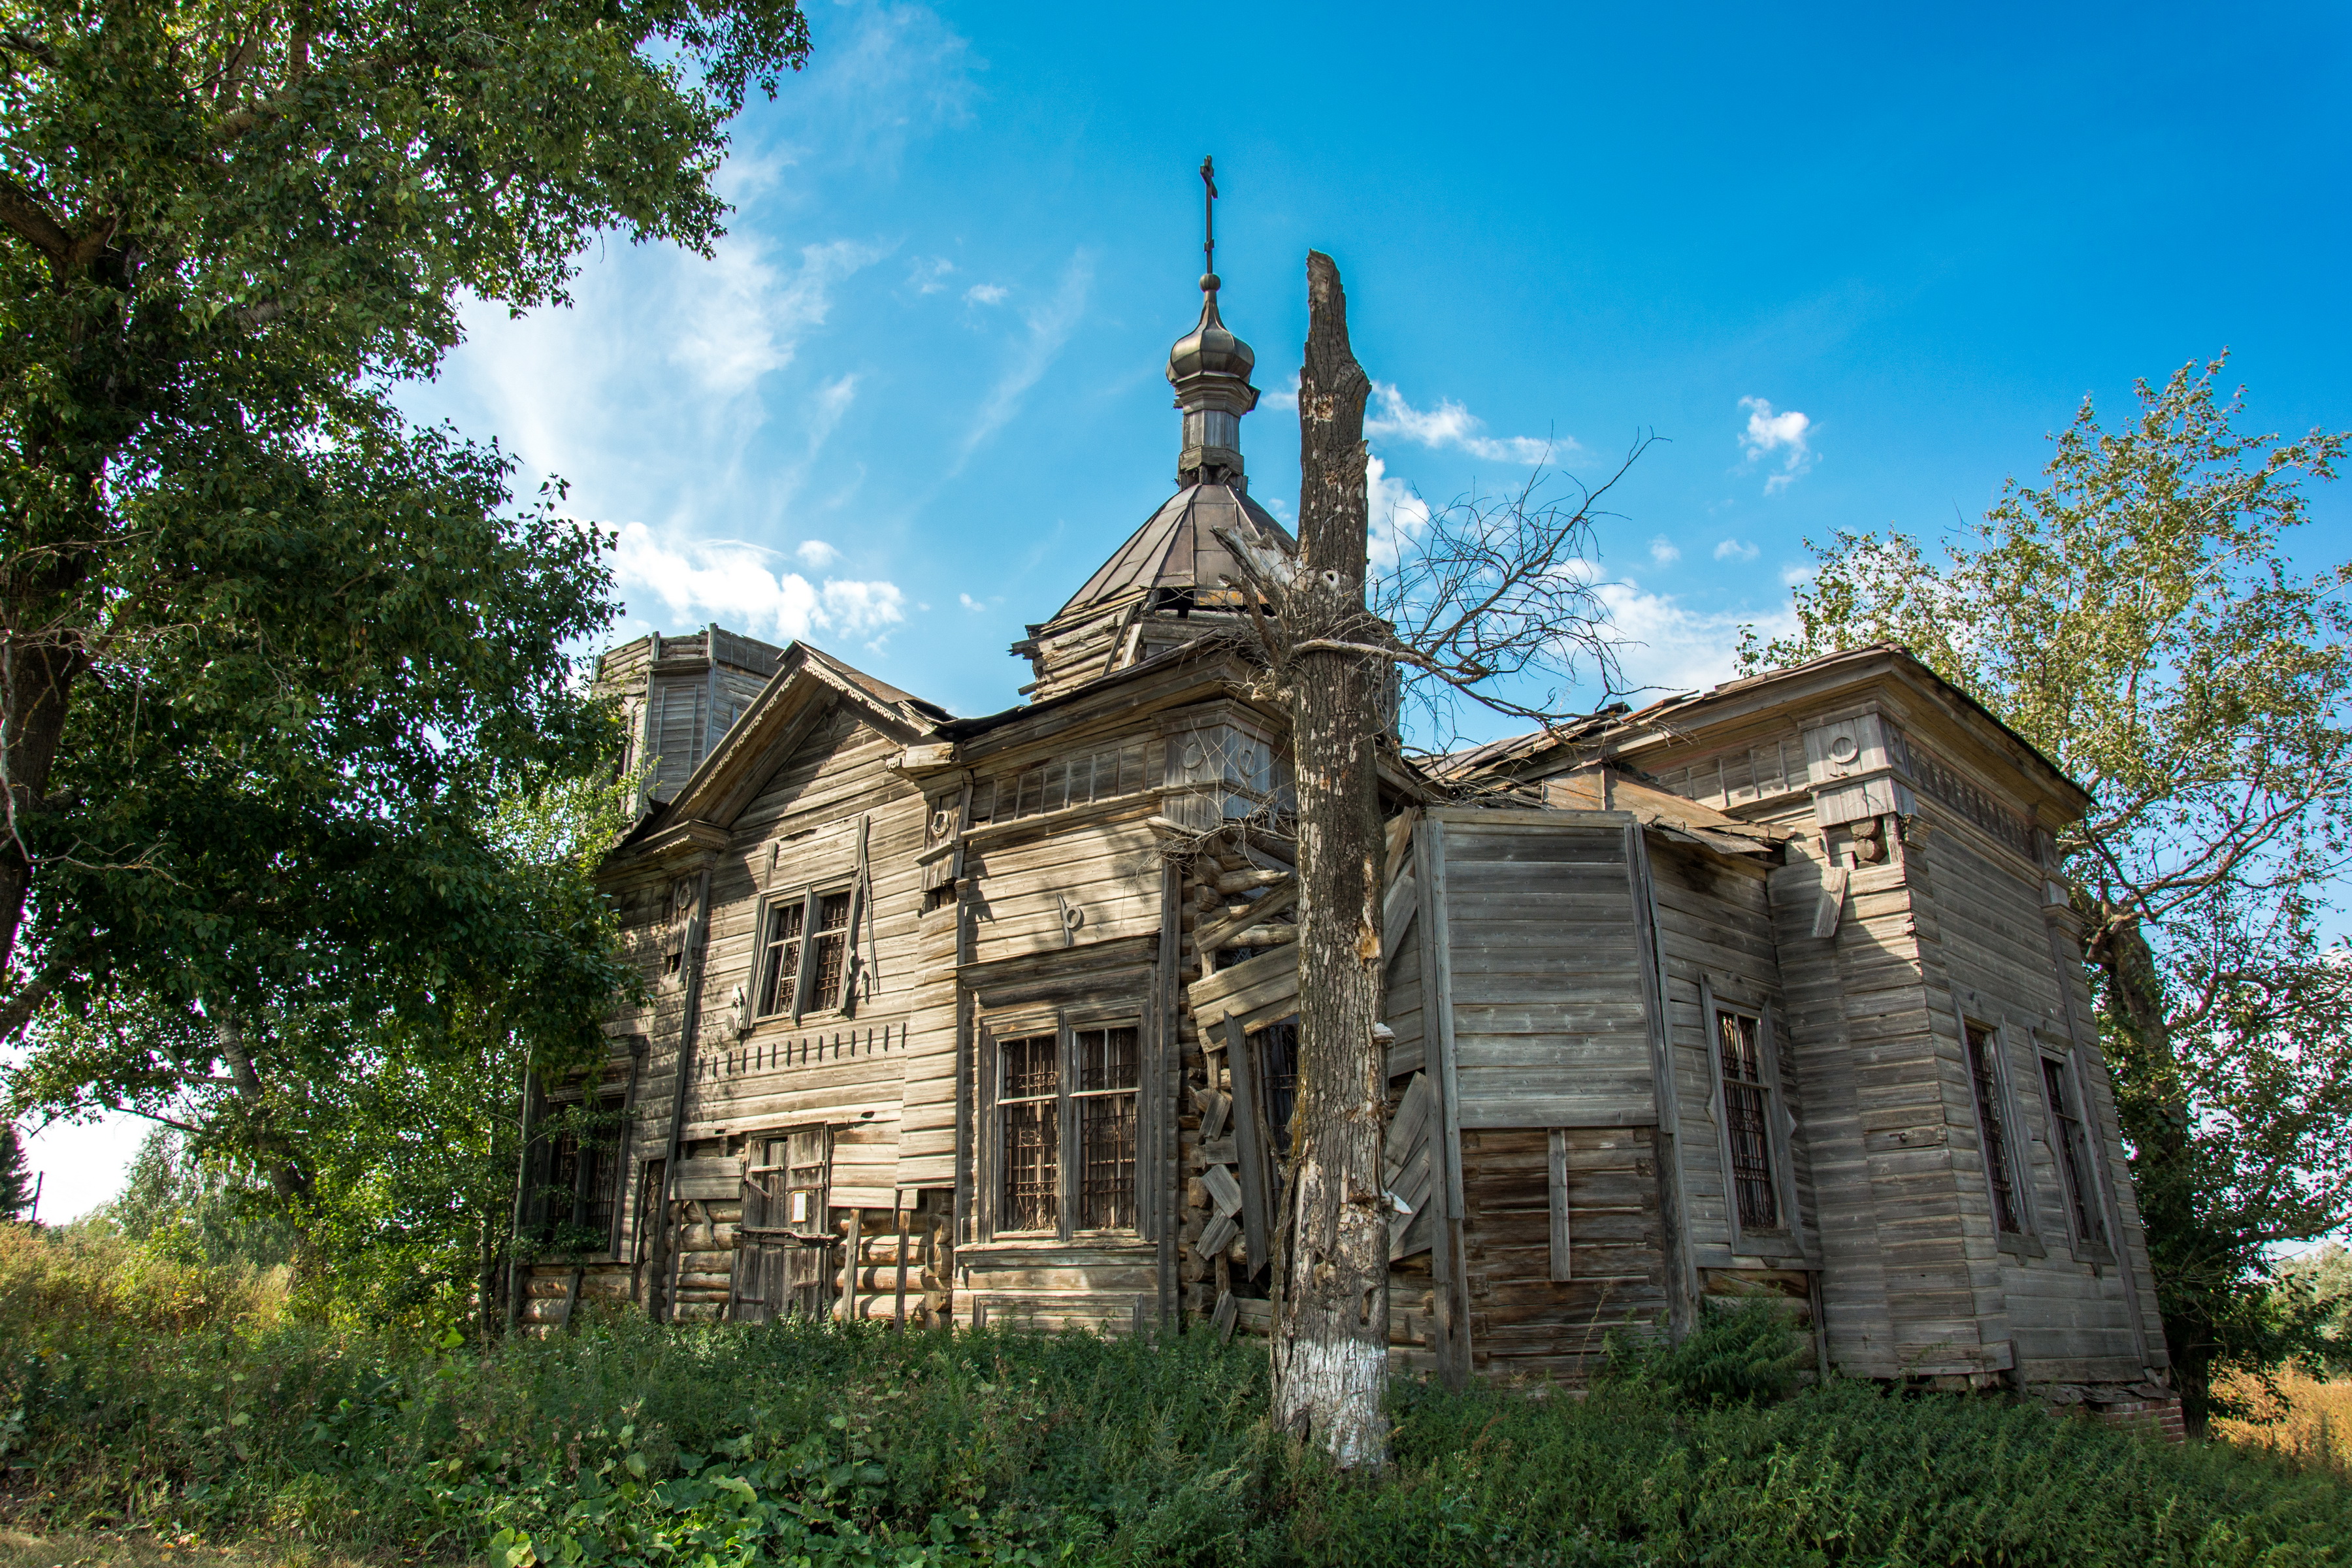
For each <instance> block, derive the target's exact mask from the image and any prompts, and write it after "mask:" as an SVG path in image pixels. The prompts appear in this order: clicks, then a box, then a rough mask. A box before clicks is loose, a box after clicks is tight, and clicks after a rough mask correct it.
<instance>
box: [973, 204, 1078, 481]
mask: <svg viewBox="0 0 2352 1568" xmlns="http://www.w3.org/2000/svg"><path fill="white" fill-rule="evenodd" d="M1094 280H1095V262H1094V257H1093V256H1092V255H1091V254H1090V253H1088V252H1087V251H1084V250H1081V251H1078V252H1077V253H1076V255H1074V256H1072V257H1071V258H1070V260H1069V265H1068V266H1066V267H1065V268H1063V269H1062V280H1061V283H1060V284H1059V285H1058V286H1057V287H1056V288H1055V290H1054V294H1053V298H1051V299H1050V300H1046V301H1045V303H1044V304H1043V305H1040V306H1038V307H1037V308H1036V309H1035V310H1028V311H1024V313H1023V324H1024V331H1023V332H1022V335H1021V337H1020V339H1019V340H1018V341H1017V342H1015V343H1014V344H1013V357H1012V362H1011V363H1008V364H1007V365H1006V366H1005V368H1004V374H1002V375H1000V376H999V377H997V379H996V384H994V385H993V386H991V387H990V388H989V389H988V394H987V395H986V396H985V397H983V398H982V400H981V405H980V407H979V409H978V410H977V412H976V413H975V414H974V415H973V417H972V422H971V427H970V428H969V429H967V430H966V431H965V432H964V437H963V445H962V447H961V450H960V452H959V453H958V454H957V457H956V461H955V466H954V468H951V469H950V473H961V472H962V471H963V466H964V465H965V464H966V463H968V462H970V461H971V458H972V454H974V453H975V452H977V451H979V450H980V448H981V447H982V446H984V445H985V444H986V443H987V441H988V439H989V437H992V436H994V435H995V434H996V433H997V432H998V431H999V430H1002V429H1003V428H1004V426H1006V425H1007V424H1009V423H1011V421H1012V419H1013V416H1015V415H1017V414H1019V413H1020V412H1021V404H1022V400H1023V399H1024V398H1025V397H1026V396H1027V395H1028V394H1029V389H1030V388H1031V387H1034V386H1035V385H1036V384H1037V383H1038V382H1039V380H1041V379H1042V378H1043V377H1044V376H1045V372H1046V371H1047V370H1048V369H1049V368H1051V366H1052V365H1053V363H1054V361H1055V357H1056V356H1058V355H1059V354H1060V353H1061V352H1062V348H1063V345H1064V344H1066V343H1067V342H1069V341H1070V333H1071V332H1072V331H1076V328H1077V324H1078V320H1079V318H1080V317H1082V316H1083V315H1085V314H1086V309H1087V294H1088V292H1089V291H1090V290H1091V289H1093V287H1094Z"/></svg>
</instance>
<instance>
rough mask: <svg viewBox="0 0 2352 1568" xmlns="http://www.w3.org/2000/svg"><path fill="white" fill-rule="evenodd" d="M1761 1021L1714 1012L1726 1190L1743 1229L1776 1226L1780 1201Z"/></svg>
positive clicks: (1770, 1091)
mask: <svg viewBox="0 0 2352 1568" xmlns="http://www.w3.org/2000/svg"><path fill="white" fill-rule="evenodd" d="M1763 1033H1764V1031H1763V1025H1762V1022H1761V1020H1759V1019H1757V1018H1754V1017H1751V1016H1748V1015H1747V1014H1745V1013H1717V1014H1716V1016H1715V1037H1716V1059H1717V1062H1718V1064H1720V1066H1721V1068H1722V1071H1723V1119H1724V1136H1725V1140H1726V1142H1727V1143H1728V1144H1729V1145H1730V1148H1731V1188H1732V1195H1733V1199H1734V1201H1735V1202H1736V1204H1737V1205H1738V1213H1739V1224H1740V1226H1741V1227H1742V1228H1743V1229H1748V1230H1776V1229H1778V1228H1779V1227H1780V1193H1779V1189H1778V1185H1777V1184H1776V1183H1775V1182H1774V1180H1773V1176H1772V1090H1771V1086H1770V1082H1769V1079H1767V1078H1766V1077H1765V1069H1764V1048H1763Z"/></svg>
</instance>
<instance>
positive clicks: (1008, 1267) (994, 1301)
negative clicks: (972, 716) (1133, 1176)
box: [924, 730, 1197, 1331]
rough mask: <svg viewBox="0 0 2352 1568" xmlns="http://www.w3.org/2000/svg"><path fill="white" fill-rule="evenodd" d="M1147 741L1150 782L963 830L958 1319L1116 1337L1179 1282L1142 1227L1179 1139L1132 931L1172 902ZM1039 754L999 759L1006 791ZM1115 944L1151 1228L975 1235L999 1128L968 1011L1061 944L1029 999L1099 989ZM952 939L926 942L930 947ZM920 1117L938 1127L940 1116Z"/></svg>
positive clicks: (1098, 744) (1170, 1179) (1168, 1027)
mask: <svg viewBox="0 0 2352 1568" xmlns="http://www.w3.org/2000/svg"><path fill="white" fill-rule="evenodd" d="M1146 740H1147V738H1146V737H1144V736H1139V735H1133V734H1126V733H1123V732H1122V731H1116V730H1111V731H1089V732H1083V733H1069V734H1064V735H1057V736H1056V737H1055V741H1054V745H1055V755H1060V754H1063V753H1064V752H1067V753H1069V754H1074V755H1084V754H1087V753H1089V752H1096V751H1100V750H1104V749H1108V748H1112V747H1118V746H1120V745H1123V744H1128V743H1137V742H1145V741H1146ZM1148 742H1149V743H1148V747H1147V750H1146V757H1147V763H1146V769H1145V777H1146V779H1147V780H1149V781H1150V783H1149V784H1147V786H1146V788H1144V789H1143V790H1141V791H1139V792H1135V793H1130V794H1128V795H1119V796H1115V797H1112V798H1110V799H1108V800H1098V801H1095V802H1092V803H1090V804H1087V805H1077V806H1069V807H1065V808H1063V809H1062V810H1059V811H1054V812H1046V813H1044V814H1042V815H1039V816H1028V817H1022V818H1019V819H1017V820H1013V821H1007V822H998V823H994V824H991V825H988V826H982V827H978V828H975V829H972V830H971V831H969V832H968V833H967V835H966V837H965V840H964V848H963V857H964V858H963V868H964V875H965V878H966V881H965V884H964V888H963V891H962V893H961V908H962V910H963V911H964V913H963V915H962V917H961V918H962V919H963V920H964V921H965V922H966V923H965V925H964V927H963V933H964V934H963V940H962V943H961V952H960V954H958V956H959V957H960V959H961V969H960V973H961V983H960V986H959V991H958V994H959V995H960V996H961V998H962V999H963V1003H962V1005H963V1007H964V1009H965V1012H964V1017H965V1022H964V1024H963V1026H962V1027H961V1031H960V1032H958V1033H956V1034H955V1035H954V1036H953V1037H954V1038H957V1039H959V1040H960V1041H961V1053H960V1055H959V1056H956V1057H950V1058H945V1059H946V1060H947V1062H948V1063H950V1065H953V1066H958V1067H959V1068H960V1070H961V1073H962V1074H963V1076H964V1082H963V1087H962V1089H961V1103H962V1104H963V1105H965V1106H966V1107H969V1108H971V1109H970V1115H971V1119H972V1120H971V1122H970V1123H969V1124H968V1126H967V1128H966V1131H965V1132H964V1134H963V1136H962V1138H961V1140H960V1145H961V1146H960V1148H959V1150H958V1151H957V1154H956V1166H957V1169H958V1171H959V1173H960V1178H959V1179H960V1180H961V1183H962V1184H964V1189H965V1191H966V1193H967V1194H969V1195H968V1196H967V1199H966V1205H965V1213H964V1220H963V1224H964V1229H963V1231H962V1233H961V1234H962V1236H963V1237H964V1238H965V1240H966V1245H964V1246H963V1247H961V1248H960V1250H959V1251H958V1254H957V1259H958V1262H959V1264H960V1266H961V1268H963V1270H964V1271H965V1280H966V1283H965V1285H964V1286H963V1287H961V1288H960V1289H959V1290H958V1293H957V1297H956V1303H955V1309H956V1314H957V1321H960V1322H962V1323H964V1324H966V1325H967V1326H970V1325H973V1324H976V1323H983V1322H984V1323H1007V1322H1018V1323H1021V1324H1024V1325H1026V1326H1031V1327H1036V1328H1046V1329H1052V1328H1066V1327H1067V1328H1091V1329H1099V1330H1105V1331H1126V1330H1128V1329H1129V1328H1131V1327H1133V1326H1134V1325H1135V1324H1137V1323H1138V1322H1139V1321H1141V1322H1150V1323H1157V1322H1159V1321H1160V1315H1161V1306H1162V1295H1163V1286H1165V1288H1166V1289H1167V1290H1168V1291H1170V1292H1171V1293H1172V1290H1173V1285H1174V1282H1173V1279H1167V1280H1163V1279H1162V1265H1161V1259H1160V1248H1159V1247H1158V1246H1157V1245H1156V1243H1155V1242H1154V1241H1153V1240H1152V1239H1150V1237H1148V1236H1147V1235H1146V1234H1145V1232H1146V1231H1148V1230H1149V1229H1150V1224H1149V1220H1150V1215H1152V1214H1153V1213H1154V1212H1155V1210H1164V1209H1165V1208H1166V1207H1167V1206H1168V1204H1169V1192H1168V1190H1169V1189H1171V1188H1172V1187H1173V1185H1174V1179H1175V1178H1174V1173H1173V1172H1172V1170H1171V1169H1170V1168H1169V1161H1170V1160H1171V1157H1172V1155H1173V1152H1174V1149H1173V1141H1172V1140H1170V1139H1167V1138H1166V1137H1165V1132H1164V1129H1165V1127H1166V1124H1167V1121H1168V1119H1169V1117H1170V1115H1171V1107H1170V1106H1168V1105H1167V1104H1165V1103H1145V1100H1147V1099H1148V1098H1153V1097H1154V1091H1155V1090H1156V1091H1157V1094H1158V1095H1160V1096H1165V1095H1167V1094H1169V1093H1170V1092H1171V1089H1172V1083H1171V1079H1170V1078H1169V1077H1168V1076H1167V1071H1166V1068H1165V1067H1164V1064H1165V1063H1167V1062H1168V1060H1169V1059H1170V1058H1171V1056H1172V1055H1174V1054H1175V1052H1174V1050H1173V1049H1172V1048H1171V1047H1173V1046H1174V1043H1175V1030H1174V1027H1173V1024H1174V1021H1173V1020H1172V1019H1170V1018H1169V1017H1167V1016H1165V1012H1166V1007H1167V1005H1168V1000H1167V993H1166V991H1165V990H1164V989H1163V988H1161V987H1160V986H1159V985H1158V984H1157V983H1156V982H1155V980H1154V978H1153V973H1154V972H1153V969H1152V966H1151V965H1150V963H1139V962H1135V961H1134V960H1133V958H1132V956H1131V954H1132V952H1134V951H1135V944H1136V942H1137V939H1143V938H1150V939H1154V940H1155V941H1156V939H1157V938H1158V937H1159V935H1160V929H1161V922H1162V919H1163V911H1164V906H1165V904H1166V902H1167V889H1166V887H1165V884H1164V876H1165V873H1164V870H1163V866H1164V862H1163V860H1162V858H1161V856H1160V839H1159V837H1158V835H1156V834H1155V833H1154V832H1153V831H1152V830H1151V829H1150V827H1149V826H1146V819H1147V818H1148V817H1150V816H1153V815H1154V814H1156V813H1157V812H1158V810H1159V807H1160V789H1159V784H1158V772H1159V768H1160V758H1161V753H1162V752H1164V746H1163V745H1162V744H1161V743H1160V740H1159V738H1158V736H1157V734H1156V733H1154V734H1152V735H1151V736H1150V737H1149V738H1148ZM1033 750H1034V749H1033ZM1038 760H1039V759H1038V758H1037V757H1036V756H1035V755H1034V754H1031V752H1020V753H1016V754H1015V755H1014V756H1013V760H1012V761H1011V762H1009V763H1003V764H997V765H996V766H994V767H992V769H991V770H990V772H991V773H993V774H995V775H997V776H998V790H999V792H1000V794H1001V793H1002V792H1003V789H1004V788H1005V787H1006V784H1007V783H1008V782H1009V781H1010V779H1011V778H1013V776H1016V775H1017V773H1018V772H1019V771H1020V769H1022V768H1024V767H1028V766H1031V765H1034V763H1035V762H1036V761H1038ZM1073 915H1075V916H1076V919H1075V921H1074V920H1073V919H1072V916H1073ZM1110 944H1119V945H1118V952H1120V953H1121V954H1123V955H1129V956H1126V957H1125V958H1123V960H1122V961H1123V962H1124V963H1127V965H1128V967H1126V968H1124V969H1122V970H1120V971H1119V972H1118V973H1119V976H1123V978H1119V977H1112V980H1111V984H1112V988H1113V989H1114V990H1116V989H1118V987H1120V986H1124V987H1125V988H1126V990H1127V991H1128V992H1131V994H1132V1000H1133V1004H1134V1007H1135V1010H1136V1014H1137V1016H1138V1017H1139V1021H1140V1023H1141V1026H1142V1030H1143V1039H1142V1042H1141V1047H1142V1052H1143V1056H1142V1061H1141V1063H1140V1064H1139V1065H1140V1077H1139V1082H1140V1090H1139V1100H1138V1112H1139V1115H1138V1121H1139V1126H1138V1130H1137V1133H1138V1135H1137V1183H1138V1187H1139V1191H1138V1194H1137V1199H1138V1210H1139V1220H1142V1221H1144V1222H1145V1223H1143V1224H1141V1225H1139V1229H1138V1232H1137V1234H1136V1235H1135V1236H1134V1237H1133V1238H1132V1239H1129V1238H1126V1237H1093V1236H1087V1237H1076V1238H1074V1239H1073V1240H1072V1241H1071V1242H1067V1243H1063V1242H1055V1241H1040V1240H1031V1239H1026V1238H1007V1239H1004V1240H997V1241H986V1242H982V1241H979V1240H977V1239H976V1233H975V1230H974V1228H973V1227H974V1224H975V1205H976V1203H977V1201H978V1199H979V1194H977V1192H976V1191H975V1189H976V1188H977V1186H978V1185H979V1184H981V1183H982V1182H985V1181H990V1180H992V1179H993V1178H992V1169H993V1167H992V1166H991V1165H989V1164H988V1163H986V1162H984V1161H983V1160H982V1158H981V1155H982V1147H981V1145H982V1143H984V1142H985V1141H986V1140H987V1139H988V1138H989V1137H990V1135H991V1133H992V1131H993V1130H992V1128H990V1127H988V1126H985V1125H982V1122H981V1121H980V1118H981V1116H982V1113H983V1110H984V1107H985V1106H986V1105H987V1104H988V1102H989V1098H990V1097H989V1096H988V1094H987V1092H986V1090H987V1088H988V1086H987V1085H986V1084H985V1083H983V1082H982V1080H981V1078H980V1077H979V1075H980V1073H981V1072H982V1070H983V1068H984V1063H983V1061H982V1055H983V1053H982V1052H981V1051H980V1050H979V1049H977V1048H976V1041H977V1035H976V1027H975V1024H974V1022H973V1020H974V1019H975V1018H976V1016H977V1014H976V1012H975V1009H976V1008H977V1007H978V1006H979V1005H981V1003H982V1001H983V1000H984V998H985V996H986V995H987V994H988V991H989V987H990V986H991V985H992V984H994V982H993V981H992V978H991V977H992V976H996V975H1002V974H1003V973H1007V972H1008V970H1013V969H1018V970H1019V971H1020V972H1021V973H1024V974H1030V973H1032V971H1031V969H1030V967H1029V965H1028V964H1027V963H1025V962H1024V961H1032V960H1037V959H1041V958H1051V957H1053V956H1054V955H1056V954H1064V953H1066V954H1067V963H1066V965H1055V964H1047V965H1045V966H1044V967H1043V968H1040V969H1036V970H1034V977H1033V978H1029V979H1027V980H1024V982H1023V983H1022V984H1021V986H1020V990H1021V994H1024V995H1028V994H1033V993H1034V995H1035V997H1036V998H1037V999H1038V1001H1039V1003H1040V1004H1041V1005H1053V1004H1054V1000H1055V989H1056V986H1057V984H1058V985H1061V986H1062V987H1064V988H1065V989H1067V990H1069V991H1070V992H1071V994H1073V995H1075V994H1077V993H1079V992H1086V993H1087V994H1093V993H1095V992H1097V991H1099V990H1100V988H1101V987H1102V986H1103V985H1104V984H1106V978H1105V976H1103V975H1101V974H1097V973H1093V970H1094V967H1095V966H1096V965H1097V964H1098V963H1099V962H1100V961H1101V956H1102V955H1103V954H1104V953H1105V952H1107V951H1108V950H1109V948H1110ZM946 945H947V944H946V943H945V942H943V941H939V942H934V946H935V948H939V949H944V948H945V947H946ZM1057 975H1059V976H1061V977H1062V978H1060V979H1058V980H1057V978H1056V976H1057ZM927 1059H929V1060H938V1059H940V1058H927ZM924 1092H925V1094H926V1098H927V1100H929V1101H931V1102H934V1103H941V1104H943V1103H945V1097H943V1096H941V1095H940V1094H939V1093H938V1091H937V1090H936V1089H929V1088H927V1089H926V1090H925V1091H924ZM927 1120H928V1121H935V1120H936V1116H935V1114H934V1115H933V1116H932V1117H930V1118H927ZM1196 1125H1197V1123H1196ZM1170 1261H1171V1264H1172V1261H1173V1256H1172V1252H1171V1259H1170Z"/></svg>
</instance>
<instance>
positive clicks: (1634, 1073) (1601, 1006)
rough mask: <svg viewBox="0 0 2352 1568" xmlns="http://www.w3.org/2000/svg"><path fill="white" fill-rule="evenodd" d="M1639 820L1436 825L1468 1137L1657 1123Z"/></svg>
mask: <svg viewBox="0 0 2352 1568" xmlns="http://www.w3.org/2000/svg"><path fill="white" fill-rule="evenodd" d="M1587 817H1589V820H1586V819H1584V818H1587ZM1631 820H1632V819H1631V818H1628V817H1622V816H1615V815H1613V814H1606V813H1591V814H1565V813H1562V814H1554V813H1543V812H1479V811H1465V810H1445V811H1433V812H1431V813H1430V814H1429V816H1428V823H1429V824H1430V825H1431V826H1433V827H1435V828H1436V829H1437V830H1438V831H1440V832H1442V833H1443V834H1444V883H1443V886H1442V888H1441V889H1439V892H1440V895H1441V896H1442V897H1443V898H1444V900H1445V917H1446V927H1447V931H1448V937H1447V942H1448V949H1449V952H1448V974H1447V985H1448V1001H1449V1005H1450V1008H1451V1016H1452V1026H1453V1029H1452V1040H1453V1050H1454V1062H1453V1070H1454V1081H1455V1083H1456V1085H1457V1086H1458V1089H1457V1093H1458V1100H1457V1102H1456V1108H1455V1109H1456V1115H1457V1116H1458V1118H1459V1121H1458V1125H1460V1126H1461V1127H1463V1128H1465V1129H1466V1128H1472V1127H1526V1126H1530V1125H1534V1126H1547V1127H1622V1126H1632V1125H1640V1124H1643V1123H1649V1122H1654V1121H1656V1119H1657V1106H1656V1100H1655V1098H1654V1092H1653V1075H1652V1071H1651V1065H1650V1041H1649V1025H1648V1013H1647V1004H1646V990H1647V988H1646V985H1645V983H1644V981H1643V973H1642V952H1641V942H1640V937H1639V933H1638V932H1637V931H1636V929H1635V920H1636V917H1635V913H1634V904H1633V880H1632V868H1631V864H1630V861H1629V858H1628V852H1627V838H1626V835H1627V832H1628V831H1629V827H1630V824H1631Z"/></svg>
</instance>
